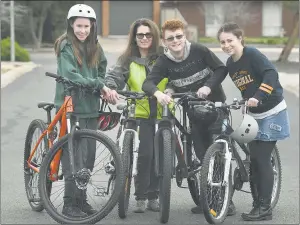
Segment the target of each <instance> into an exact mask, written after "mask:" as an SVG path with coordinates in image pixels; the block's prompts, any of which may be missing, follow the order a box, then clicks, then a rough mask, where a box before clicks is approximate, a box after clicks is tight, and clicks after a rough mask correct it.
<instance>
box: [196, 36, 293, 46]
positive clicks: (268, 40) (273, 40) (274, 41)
mask: <svg viewBox="0 0 300 225" xmlns="http://www.w3.org/2000/svg"><path fill="white" fill-rule="evenodd" d="M287 41H288V37H283V38H280V37H257V38H256V37H246V38H245V43H246V44H268V45H279V44H286V43H287ZM199 42H200V43H215V44H218V43H219V42H218V40H217V39H216V38H213V37H200V38H199ZM296 44H297V45H299V39H298V40H297V41H296Z"/></svg>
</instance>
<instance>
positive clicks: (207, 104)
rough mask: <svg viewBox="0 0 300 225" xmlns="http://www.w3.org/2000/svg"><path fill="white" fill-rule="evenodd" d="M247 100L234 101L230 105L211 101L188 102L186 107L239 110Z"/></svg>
mask: <svg viewBox="0 0 300 225" xmlns="http://www.w3.org/2000/svg"><path fill="white" fill-rule="evenodd" d="M246 101H247V100H245V99H242V100H239V101H238V100H237V99H234V100H233V103H231V104H226V103H222V102H211V101H207V100H206V101H190V102H189V103H188V105H190V106H193V105H201V106H204V107H210V108H223V109H240V108H241V106H243V105H245V103H246Z"/></svg>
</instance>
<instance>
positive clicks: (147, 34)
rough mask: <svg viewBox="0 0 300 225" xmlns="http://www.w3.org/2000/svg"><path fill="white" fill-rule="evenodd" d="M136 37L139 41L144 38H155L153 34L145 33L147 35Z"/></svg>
mask: <svg viewBox="0 0 300 225" xmlns="http://www.w3.org/2000/svg"><path fill="white" fill-rule="evenodd" d="M136 37H137V39H143V38H144V37H146V38H147V39H150V38H152V37H153V36H152V34H151V33H145V34H143V33H137V34H136Z"/></svg>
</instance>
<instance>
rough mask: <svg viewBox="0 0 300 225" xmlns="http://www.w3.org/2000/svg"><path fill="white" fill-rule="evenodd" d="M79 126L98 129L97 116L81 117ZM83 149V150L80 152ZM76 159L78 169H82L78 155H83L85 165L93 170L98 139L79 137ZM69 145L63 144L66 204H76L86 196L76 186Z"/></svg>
mask: <svg viewBox="0 0 300 225" xmlns="http://www.w3.org/2000/svg"><path fill="white" fill-rule="evenodd" d="M71 123H72V124H74V123H75V121H74V119H73V118H72V119H71ZM79 126H80V128H81V129H91V130H96V129H97V118H87V119H80V120H79ZM79 151H81V152H79ZM74 154H75V155H74V159H75V169H76V171H78V170H80V169H82V168H79V167H80V166H79V161H78V160H76V159H78V157H82V162H83V167H84V168H87V169H89V170H90V171H92V170H93V167H94V162H95V154H96V141H95V140H92V139H79V140H76V141H75V150H74ZM69 159H70V158H69V152H68V145H67V144H66V145H64V146H63V153H62V158H61V163H62V172H63V175H64V179H65V195H64V203H65V204H73V205H74V204H76V201H77V202H78V200H80V199H82V197H83V196H84V198H86V194H85V192H84V191H81V190H80V189H78V188H77V187H76V184H75V182H74V180H73V179H72V174H71V168H70V160H69Z"/></svg>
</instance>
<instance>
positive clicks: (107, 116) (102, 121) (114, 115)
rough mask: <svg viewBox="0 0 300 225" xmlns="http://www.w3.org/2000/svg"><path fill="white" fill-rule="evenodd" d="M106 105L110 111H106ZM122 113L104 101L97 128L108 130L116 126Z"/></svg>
mask: <svg viewBox="0 0 300 225" xmlns="http://www.w3.org/2000/svg"><path fill="white" fill-rule="evenodd" d="M106 106H107V107H108V109H109V112H104V109H105V108H106ZM120 117H121V113H118V112H112V110H111V108H110V107H109V106H108V105H107V102H106V101H102V104H101V109H100V110H99V117H98V126H97V129H98V130H101V131H108V130H112V129H113V128H115V127H116V126H117V125H118V123H119V120H120Z"/></svg>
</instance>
